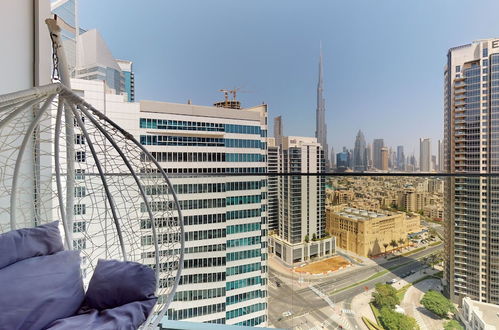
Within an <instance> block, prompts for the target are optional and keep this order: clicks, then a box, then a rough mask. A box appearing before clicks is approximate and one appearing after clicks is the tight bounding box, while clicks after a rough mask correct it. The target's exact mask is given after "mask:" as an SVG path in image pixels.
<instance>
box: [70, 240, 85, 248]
mask: <svg viewBox="0 0 499 330" xmlns="http://www.w3.org/2000/svg"><path fill="white" fill-rule="evenodd" d="M86 248H87V241H86V240H85V239H84V238H78V239H74V240H73V250H83V249H86Z"/></svg>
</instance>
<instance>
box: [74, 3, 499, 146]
mask: <svg viewBox="0 0 499 330" xmlns="http://www.w3.org/2000/svg"><path fill="white" fill-rule="evenodd" d="M498 12H499V1H492V0H489V1H480V2H478V3H477V2H475V1H457V0H441V1H430V0H426V1H399V0H390V1H385V0H377V1H372V0H364V1H360V0H358V1H330V0H323V1H285V0H279V1H276V0H274V1H263V0H253V1H233V0H223V1H222V0H210V1H206V0H198V1H189V0H185V1H175V2H174V1H163V0H151V1H132V0H106V1H98V0H85V1H80V24H81V26H82V27H83V28H97V29H98V30H99V31H100V32H101V34H102V35H103V36H104V38H105V39H106V41H107V43H108V44H109V46H110V48H111V50H112V52H113V55H114V56H115V57H117V58H124V59H129V60H132V61H133V62H134V70H135V73H136V80H135V82H136V99H137V100H141V99H152V100H160V101H170V102H180V103H185V102H187V100H188V99H191V100H192V102H193V103H195V104H202V105H210V104H212V103H213V102H214V101H216V100H219V99H221V98H222V94H221V93H219V92H218V90H219V89H221V88H233V87H241V88H242V91H241V92H240V93H239V98H240V100H241V101H242V102H243V106H252V105H256V104H260V103H262V101H263V102H266V103H268V104H269V109H270V110H269V111H270V120H269V124H271V123H272V122H273V120H272V119H273V117H275V116H278V115H282V116H283V122H284V134H285V135H304V136H313V135H314V131H315V108H316V86H317V70H318V67H317V66H318V57H319V42H320V41H322V47H323V52H324V96H325V99H326V117H327V125H328V134H329V137H328V138H329V145H330V146H333V147H334V148H335V150H336V151H337V152H338V151H340V149H341V147H342V146H344V145H345V146H347V147H349V148H353V145H354V140H355V135H356V133H357V131H358V129H362V131H363V132H364V134H365V136H366V141H367V142H368V143H372V140H373V139H374V138H384V139H385V143H386V144H387V145H388V146H392V147H396V146H397V145H399V144H402V145H404V146H405V153H406V155H410V154H411V153H412V151H413V150H414V151H415V154H416V155H417V153H418V150H419V145H418V139H419V138H420V137H429V138H431V139H432V142H433V144H432V153H433V154H436V140H437V139H439V138H441V137H442V130H443V128H442V127H443V124H442V119H443V110H442V109H443V100H442V94H443V68H444V65H445V61H446V54H447V50H448V49H449V48H450V47H454V46H458V45H461V44H466V43H469V42H471V41H472V40H476V39H482V38H491V37H499V20H498V19H497V13H498Z"/></svg>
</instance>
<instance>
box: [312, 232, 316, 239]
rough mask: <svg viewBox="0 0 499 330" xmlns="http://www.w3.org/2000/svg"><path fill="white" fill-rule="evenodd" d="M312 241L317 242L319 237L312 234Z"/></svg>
mask: <svg viewBox="0 0 499 330" xmlns="http://www.w3.org/2000/svg"><path fill="white" fill-rule="evenodd" d="M312 241H317V235H316V234H315V233H313V234H312Z"/></svg>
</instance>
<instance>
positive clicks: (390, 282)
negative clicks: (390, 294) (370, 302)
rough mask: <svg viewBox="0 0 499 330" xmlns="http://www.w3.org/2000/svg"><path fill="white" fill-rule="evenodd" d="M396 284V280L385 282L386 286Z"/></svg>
mask: <svg viewBox="0 0 499 330" xmlns="http://www.w3.org/2000/svg"><path fill="white" fill-rule="evenodd" d="M396 282H397V279H396V278H394V279H392V280H389V281H387V282H386V284H394V283H396Z"/></svg>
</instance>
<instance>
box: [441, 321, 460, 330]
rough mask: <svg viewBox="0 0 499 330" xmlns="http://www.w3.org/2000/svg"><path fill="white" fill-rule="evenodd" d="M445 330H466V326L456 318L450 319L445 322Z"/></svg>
mask: <svg viewBox="0 0 499 330" xmlns="http://www.w3.org/2000/svg"><path fill="white" fill-rule="evenodd" d="M444 330H464V328H463V326H462V325H461V324H459V322H457V321H456V320H450V321H448V322H446V323H445V324H444Z"/></svg>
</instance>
